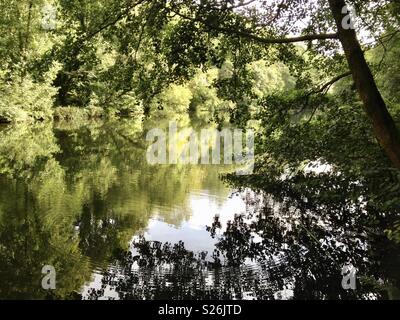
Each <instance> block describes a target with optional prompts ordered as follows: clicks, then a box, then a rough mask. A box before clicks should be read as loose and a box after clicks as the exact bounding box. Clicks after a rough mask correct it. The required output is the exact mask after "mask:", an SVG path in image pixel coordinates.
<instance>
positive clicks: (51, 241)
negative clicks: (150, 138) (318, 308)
mask: <svg viewBox="0 0 400 320" xmlns="http://www.w3.org/2000/svg"><path fill="white" fill-rule="evenodd" d="M181 125H182V126H188V125H191V124H190V121H188V120H182V123H181ZM193 125H194V126H196V124H193ZM159 126H164V127H166V126H167V122H165V123H164V124H163V123H161V122H160V121H155V122H153V123H152V122H151V121H149V122H141V121H136V122H133V121H125V122H124V121H122V122H118V123H112V122H93V123H89V124H85V125H84V126H76V127H74V128H72V127H71V125H66V124H64V125H63V124H58V125H56V126H55V127H51V126H48V125H44V124H42V125H35V126H30V127H27V126H17V127H2V128H0V298H3V299H15V298H22V299H101V298H109V299H162V298H164V299H184V298H185V299H370V298H375V299H383V298H399V292H398V290H397V289H396V288H398V287H399V285H400V283H399V280H400V279H399V278H400V274H399V271H398V270H399V266H400V252H399V246H398V245H395V244H394V243H393V242H391V241H389V240H388V239H387V237H386V236H385V235H384V234H383V232H382V231H381V230H384V225H385V223H386V219H387V218H385V217H383V216H380V215H373V214H369V215H366V214H365V211H363V210H355V209H354V208H352V207H351V206H350V205H349V203H348V201H347V199H344V198H340V197H338V198H337V199H335V201H333V203H332V201H331V202H330V207H327V206H325V204H324V202H323V201H322V200H321V201H320V202H318V203H317V202H313V203H311V202H308V203H307V202H305V201H304V198H306V197H308V195H307V194H306V193H307V190H304V192H303V193H301V192H300V193H286V194H285V196H282V189H279V188H277V189H276V190H268V192H267V193H266V192H261V191H259V192H257V193H256V192H252V191H249V190H243V191H241V192H238V196H239V198H242V199H241V201H242V202H243V203H245V210H242V211H241V210H237V208H236V207H235V206H232V205H231V206H227V200H226V199H228V196H229V194H230V190H229V189H228V188H227V187H226V186H225V185H224V184H223V183H222V181H221V180H220V179H219V177H218V175H219V174H220V173H223V172H226V171H229V170H227V168H222V167H218V166H179V165H176V166H174V165H162V166H150V165H148V164H147V162H146V158H145V150H146V148H147V145H146V143H145V132H146V130H147V129H149V128H153V127H159ZM308 178H309V179H310V177H308ZM331 178H332V177H331ZM331 178H330V179H331ZM311 179H316V180H315V181H316V185H317V186H319V187H320V188H321V190H322V189H323V188H325V187H326V186H325V185H324V184H323V183H322V182H321V181H317V179H320V178H318V177H311ZM330 181H331V180H330ZM337 194H346V193H340V190H339V191H337ZM227 210H228V211H230V216H226V215H225V214H224V213H223V212H226V211H227ZM218 213H220V216H219V217H216V218H215V219H214V221H213V220H212V217H213V216H214V215H215V214H218ZM234 214H237V215H236V216H234ZM205 217H207V219H208V220H206V221H205ZM196 219H197V220H196ZM195 221H197V222H196V223H197V224H196V223H195ZM203 222H204V223H203ZM154 225H157V226H158V229H157V228H155V227H154ZM206 225H209V227H207V228H206ZM160 226H161V227H160ZM160 230H161V231H160ZM179 231H180V232H182V234H184V235H185V236H186V238H185V239H186V240H185V243H184V242H183V241H175V242H174V243H169V241H168V240H169V238H170V237H171V234H177V233H178V232H179ZM168 232H169V233H168ZM163 233H164V236H163ZM195 235H196V236H197V237H198V238H195ZM149 238H150V239H149ZM132 239H133V240H132ZM179 240H182V239H179ZM199 242H200V247H201V244H202V243H203V242H204V248H203V249H202V250H192V249H189V248H193V247H196V248H198V247H199V246H194V244H197V245H199ZM206 243H207V244H206ZM349 262H350V263H352V264H353V265H354V266H355V267H356V268H357V289H356V290H344V289H343V288H342V275H341V269H342V267H343V265H344V264H346V263H349ZM44 265H53V266H54V267H55V269H56V270H57V288H56V290H54V291H46V290H44V289H42V287H41V280H42V277H43V275H42V273H41V269H42V267H43V266H44Z"/></svg>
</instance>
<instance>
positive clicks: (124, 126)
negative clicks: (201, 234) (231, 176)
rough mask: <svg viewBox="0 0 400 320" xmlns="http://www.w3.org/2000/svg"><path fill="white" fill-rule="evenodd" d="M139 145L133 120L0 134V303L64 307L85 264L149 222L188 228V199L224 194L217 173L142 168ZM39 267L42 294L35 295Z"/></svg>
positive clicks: (104, 259)
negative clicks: (33, 301) (51, 270)
mask: <svg viewBox="0 0 400 320" xmlns="http://www.w3.org/2000/svg"><path fill="white" fill-rule="evenodd" d="M158 124H160V123H158ZM148 125H149V126H153V125H155V123H149V124H148ZM184 125H187V122H185V123H184ZM142 141H144V138H143V124H142V122H141V121H140V120H139V121H136V122H133V121H119V122H118V123H115V122H101V123H100V122H88V123H86V124H85V125H81V124H80V125H77V124H70V125H68V124H67V123H59V124H58V126H57V127H56V128H55V129H53V128H52V126H51V125H49V124H42V125H34V126H30V127H29V126H22V125H20V126H14V127H12V128H11V127H4V128H0V164H1V169H0V170H1V172H0V255H1V257H0V258H1V263H0V275H1V278H2V279H3V278H4V279H5V278H7V279H8V280H7V282H4V283H2V285H1V287H0V297H5V298H17V297H19V298H39V299H41V298H46V297H49V298H50V297H52V298H68V297H70V294H71V293H72V292H74V291H79V290H80V288H81V287H82V285H83V284H84V282H85V281H88V280H89V279H90V278H89V276H90V264H89V261H91V262H92V263H94V265H96V266H100V267H101V268H102V267H104V266H105V265H107V263H108V262H109V261H110V259H111V258H112V257H113V256H114V255H115V253H116V252H120V251H122V250H125V249H126V248H127V246H128V244H129V241H130V240H131V239H132V236H133V235H135V234H137V233H138V232H141V231H143V230H144V229H145V228H146V226H147V223H148V220H149V219H150V218H152V217H154V216H155V215H157V216H158V218H160V219H163V220H165V221H166V222H168V223H170V224H174V225H179V224H180V223H181V222H182V221H183V220H185V219H188V217H189V215H190V210H189V209H188V203H187V201H188V191H189V190H203V189H210V190H212V191H213V192H214V193H224V194H225V193H226V190H225V189H224V188H222V187H221V185H220V183H218V168H214V169H213V170H206V168H204V167H190V166H163V167H160V168H157V167H152V166H149V165H148V164H147V162H146V157H145V150H146V145H145V144H144V143H143V142H142ZM160 190H163V192H160ZM176 207H180V210H174V208H176ZM88 258H90V260H88ZM46 264H51V265H54V266H55V268H56V271H57V283H58V285H57V290H56V291H55V292H52V294H49V293H47V292H45V291H43V290H41V289H40V288H41V287H40V280H41V277H42V275H41V273H40V271H41V268H42V266H43V265H46ZM22 274H23V275H24V276H21V275H22Z"/></svg>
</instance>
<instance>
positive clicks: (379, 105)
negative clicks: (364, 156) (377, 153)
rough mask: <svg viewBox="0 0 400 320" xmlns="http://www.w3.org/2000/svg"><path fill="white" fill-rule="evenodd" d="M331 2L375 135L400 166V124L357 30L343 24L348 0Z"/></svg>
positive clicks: (394, 162) (351, 68) (339, 33)
mask: <svg viewBox="0 0 400 320" xmlns="http://www.w3.org/2000/svg"><path fill="white" fill-rule="evenodd" d="M329 5H330V8H331V11H332V14H333V17H334V19H335V22H336V25H337V28H338V36H339V40H340V42H341V43H342V47H343V50H344V52H345V54H346V58H347V62H348V64H349V67H350V71H351V73H352V75H353V79H354V83H355V86H356V88H357V91H358V93H359V96H360V98H361V100H362V102H363V105H364V109H365V111H366V113H367V115H368V117H369V119H370V121H371V123H372V127H373V130H374V134H375V137H376V138H377V140H378V142H379V144H380V145H381V147H382V148H383V150H384V151H385V152H386V155H387V156H388V157H389V159H390V161H391V162H392V164H393V166H394V167H396V168H398V169H400V134H399V132H398V130H397V128H396V124H395V122H394V121H393V118H392V117H391V115H390V113H389V111H388V109H387V107H386V104H385V101H384V100H383V98H382V95H381V93H380V92H379V90H378V87H377V85H376V83H375V80H374V77H373V75H372V72H371V70H370V68H369V66H368V64H367V61H366V60H365V57H364V53H363V51H362V49H361V45H360V43H359V41H358V39H357V35H356V32H355V30H353V29H351V28H350V29H348V30H346V29H344V28H343V26H342V21H343V19H344V17H345V16H346V15H347V14H346V13H345V14H343V13H342V8H343V7H344V6H346V3H345V1H344V0H329Z"/></svg>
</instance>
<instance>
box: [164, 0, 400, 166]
mask: <svg viewBox="0 0 400 320" xmlns="http://www.w3.org/2000/svg"><path fill="white" fill-rule="evenodd" d="M328 3H329V6H327V3H326V2H325V1H286V0H283V1H268V2H265V1H264V2H257V1H248V2H245V1H238V2H235V3H233V4H232V2H231V1H220V2H216V1H202V2H201V3H200V4H195V3H193V2H192V1H171V2H170V3H169V4H168V5H167V6H166V7H167V10H170V11H171V12H173V13H174V14H176V15H178V16H179V17H181V18H182V19H184V20H188V21H191V22H193V24H194V26H195V27H196V28H197V29H198V31H199V32H208V33H211V34H212V33H217V34H219V33H223V34H224V35H225V36H226V37H227V38H229V37H237V38H242V39H245V40H247V41H248V42H255V43H258V44H260V45H264V46H271V45H277V46H278V50H280V51H281V52H282V55H284V57H283V59H286V60H290V59H291V58H290V55H288V54H287V53H288V52H287V51H286V50H288V49H287V48H284V47H283V45H291V44H293V43H299V42H308V47H309V49H310V50H311V51H314V52H319V53H322V54H324V55H326V56H329V55H331V56H333V58H329V57H327V58H326V59H325V61H324V64H325V65H324V66H325V68H326V71H325V72H324V73H327V74H329V73H332V71H333V70H337V69H338V68H337V67H336V66H335V65H334V64H338V65H340V66H341V68H342V69H343V70H344V69H345V64H344V58H346V60H347V63H348V68H349V69H350V72H348V71H347V70H344V71H343V74H342V75H340V76H337V75H336V76H335V77H334V78H333V80H331V81H329V82H328V83H327V84H326V86H323V87H322V88H323V89H326V88H328V87H330V86H331V85H333V84H334V83H335V82H337V81H339V80H341V79H342V78H343V77H345V76H348V75H352V76H353V79H354V83H355V87H356V89H357V91H358V94H359V96H360V98H361V101H362V103H363V106H364V110H365V112H366V114H367V115H368V118H369V121H370V123H371V125H372V128H373V131H374V134H375V137H376V139H377V140H378V142H379V144H380V145H381V147H382V149H383V150H384V152H385V153H386V155H387V156H388V158H389V159H390V161H391V163H392V165H393V166H394V167H396V168H400V135H399V132H398V129H397V127H396V125H395V122H394V121H393V118H392V116H391V114H390V113H389V111H388V108H387V106H386V104H385V101H384V100H383V98H382V96H381V94H380V92H379V90H378V88H377V86H376V83H375V80H374V77H373V75H372V72H371V70H370V67H369V66H368V64H367V62H366V60H365V57H364V53H363V49H362V47H361V45H360V43H359V41H358V40H357V36H356V32H355V30H353V29H352V28H346V25H345V24H343V22H344V21H346V18H347V17H348V12H347V11H345V10H343V9H344V8H346V3H345V1H344V0H330V1H328ZM352 4H353V5H354V6H355V7H356V8H361V7H366V8H368V9H369V10H378V9H379V10H378V14H377V15H375V16H374V17H371V15H372V13H371V12H368V11H367V10H360V13H361V14H362V17H361V18H362V22H363V23H365V24H366V25H364V26H362V24H361V27H366V26H368V25H367V24H368V22H369V21H370V20H371V19H372V20H374V24H375V26H378V27H380V28H381V27H382V26H383V25H384V24H385V23H386V24H387V23H388V19H389V20H390V21H391V20H393V19H394V18H396V17H397V15H398V13H396V12H397V11H395V10H392V6H395V4H394V1H379V2H378V1H374V0H371V1H367V2H366V1H352ZM249 6H252V7H251V8H248V7H249ZM343 12H344V13H343ZM382 12H383V13H382ZM353 18H354V17H353ZM299 20H303V22H304V21H306V23H307V26H306V27H302V28H301V27H298V26H296V24H295V25H294V26H293V23H296V21H299ZM365 21H367V22H365ZM397 22H398V20H397ZM199 25H200V26H201V27H199ZM397 26H398V24H397ZM334 29H336V31H334V32H332V30H334ZM293 31H299V32H300V33H301V35H299V36H294V37H293V36H290V34H291V33H293ZM237 41H239V40H237ZM315 41H318V42H319V43H318V44H315ZM337 41H339V42H340V44H341V47H342V49H343V51H344V53H345V57H344V56H343V55H342V54H341V52H340V48H339V47H338V46H337V44H336V43H335V42H337ZM332 49H333V50H334V54H331V53H329V50H332ZM278 56H279V54H278ZM286 62H288V63H289V64H293V63H295V61H294V60H292V61H286ZM296 67H297V68H299V66H296ZM322 91H324V90H321V92H322Z"/></svg>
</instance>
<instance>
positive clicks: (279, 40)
mask: <svg viewBox="0 0 400 320" xmlns="http://www.w3.org/2000/svg"><path fill="white" fill-rule="evenodd" d="M166 9H167V10H169V11H171V12H173V13H175V14H176V15H177V16H179V17H181V18H183V19H185V20H190V21H193V22H198V23H201V24H203V25H204V26H206V27H209V28H211V29H213V30H215V31H219V32H222V33H226V34H235V35H238V36H241V37H244V38H246V39H249V40H252V41H256V42H259V43H262V44H287V43H295V42H304V41H313V40H329V39H338V35H337V33H322V34H308V35H303V36H298V37H291V38H264V37H261V36H258V35H255V34H253V33H250V32H247V31H241V30H235V29H229V28H224V27H219V26H217V25H215V24H213V23H209V22H208V21H205V20H203V19H199V18H193V17H190V16H187V15H185V14H182V13H180V12H178V11H175V10H173V9H171V8H166Z"/></svg>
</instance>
